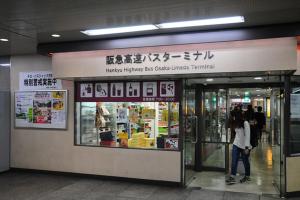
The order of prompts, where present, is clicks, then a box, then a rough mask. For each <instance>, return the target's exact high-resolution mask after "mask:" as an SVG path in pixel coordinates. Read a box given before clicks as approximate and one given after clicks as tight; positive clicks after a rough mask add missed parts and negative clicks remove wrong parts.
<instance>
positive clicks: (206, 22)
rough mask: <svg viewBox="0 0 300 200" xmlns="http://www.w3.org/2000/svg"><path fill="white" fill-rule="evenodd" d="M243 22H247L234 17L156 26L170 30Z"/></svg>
mask: <svg viewBox="0 0 300 200" xmlns="http://www.w3.org/2000/svg"><path fill="white" fill-rule="evenodd" d="M243 22H245V19H244V17H243V16H232V17H220V18H211V19H200V20H191V21H180V22H168V23H161V24H156V26H157V27H159V28H161V29H168V28H183V27H193V26H209V25H217V24H232V23H243Z"/></svg>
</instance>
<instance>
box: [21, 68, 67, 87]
mask: <svg viewBox="0 0 300 200" xmlns="http://www.w3.org/2000/svg"><path fill="white" fill-rule="evenodd" d="M45 89H48V90H51V89H56V90H57V89H62V84H61V80H59V79H56V78H54V77H53V74H52V72H50V71H34V72H20V76H19V90H20V91H24V90H31V91H33V90H45Z"/></svg>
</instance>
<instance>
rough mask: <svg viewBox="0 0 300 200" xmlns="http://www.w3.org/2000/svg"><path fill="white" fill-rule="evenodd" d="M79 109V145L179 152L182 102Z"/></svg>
mask: <svg viewBox="0 0 300 200" xmlns="http://www.w3.org/2000/svg"><path fill="white" fill-rule="evenodd" d="M130 86H131V87H133V85H130V84H129V88H130ZM129 92H132V94H134V93H135V92H134V90H132V91H131V90H129ZM130 94H131V93H130ZM76 107H77V108H76V110H77V114H76V117H77V119H76V128H77V129H76V130H77V131H76V134H77V135H76V138H77V140H76V144H78V145H87V146H109V147H123V148H158V149H169V150H178V137H179V103H178V102H77V103H76ZM170 141H172V142H173V143H174V144H173V145H172V146H170ZM174 141H177V142H174Z"/></svg>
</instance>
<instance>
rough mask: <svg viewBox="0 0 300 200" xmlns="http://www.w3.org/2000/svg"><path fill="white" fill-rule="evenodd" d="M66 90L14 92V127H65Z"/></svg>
mask: <svg viewBox="0 0 300 200" xmlns="http://www.w3.org/2000/svg"><path fill="white" fill-rule="evenodd" d="M67 97H68V92H67V91H66V90H44V91H19V92H15V115H14V116H15V127H16V128H47V129H66V128H67V107H68V105H67Z"/></svg>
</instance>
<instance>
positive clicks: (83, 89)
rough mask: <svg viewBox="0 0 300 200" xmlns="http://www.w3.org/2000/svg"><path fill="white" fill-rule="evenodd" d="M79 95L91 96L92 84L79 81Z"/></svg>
mask: <svg viewBox="0 0 300 200" xmlns="http://www.w3.org/2000/svg"><path fill="white" fill-rule="evenodd" d="M80 97H83V98H85V97H93V84H92V83H81V84H80Z"/></svg>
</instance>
